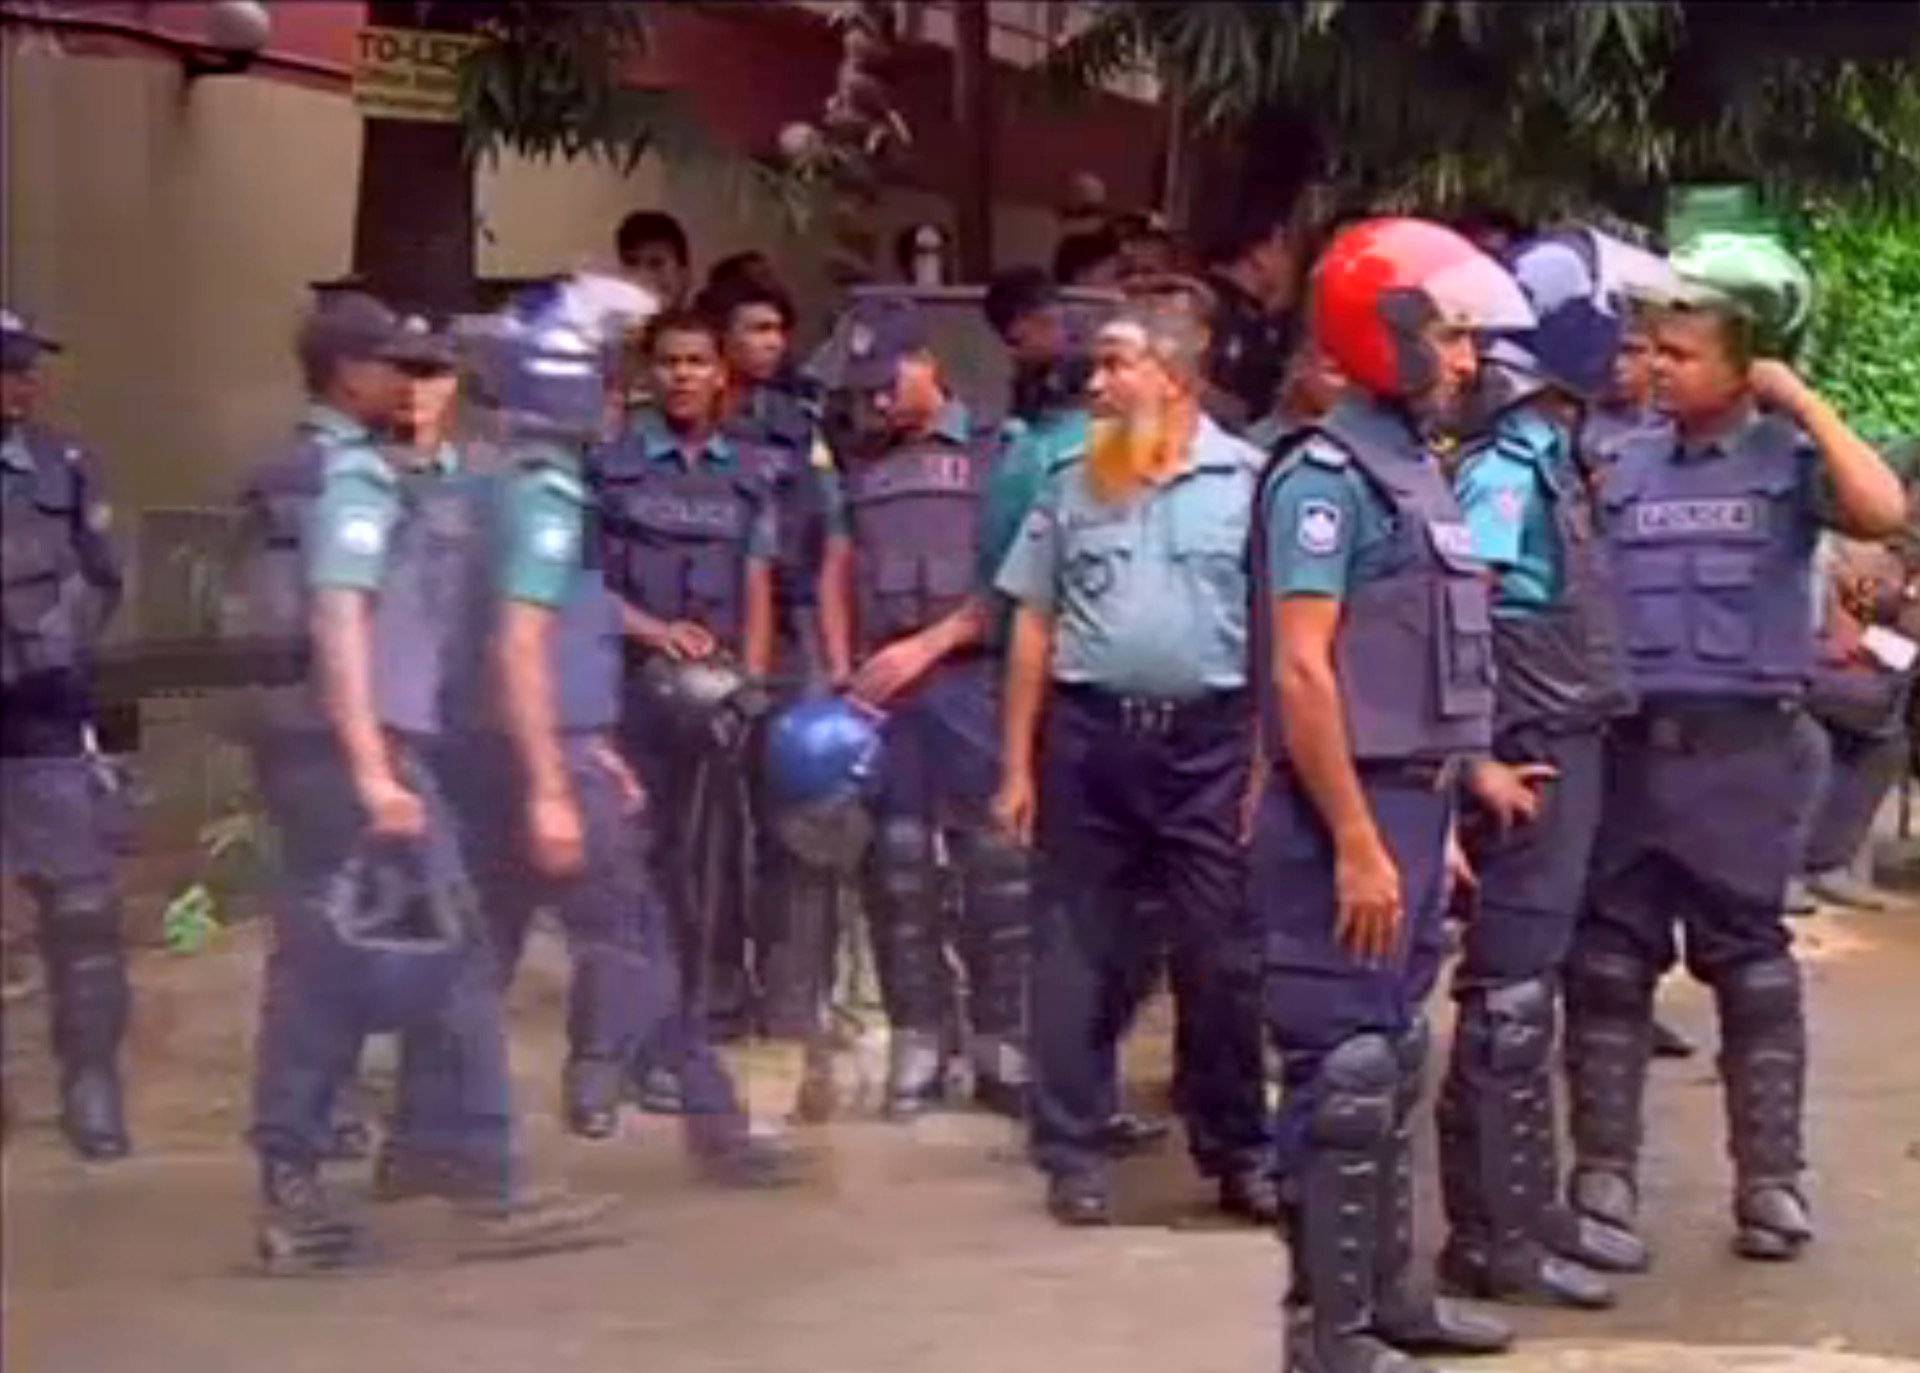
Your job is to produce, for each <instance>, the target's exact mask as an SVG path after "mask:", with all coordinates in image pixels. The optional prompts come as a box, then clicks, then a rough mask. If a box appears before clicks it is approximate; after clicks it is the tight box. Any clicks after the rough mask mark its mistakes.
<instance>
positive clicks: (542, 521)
mask: <svg viewBox="0 0 1920 1373" xmlns="http://www.w3.org/2000/svg"><path fill="white" fill-rule="evenodd" d="M517 456H518V459H519V461H518V463H517V465H516V466H515V468H514V470H513V472H512V473H511V474H510V475H509V476H508V477H507V480H506V484H505V488H504V490H503V492H502V496H501V507H502V516H503V518H502V520H501V526H500V527H501V539H500V551H499V556H500V564H499V578H500V583H499V585H500V594H501V595H502V596H503V597H505V598H506V599H507V600H510V601H522V602H525V603H527V604H529V605H537V606H544V607H545V608H546V609H548V610H558V609H559V608H560V607H561V606H564V605H565V604H566V603H567V600H568V598H569V597H571V596H572V595H573V589H574V584H575V582H576V581H577V580H578V578H579V575H580V571H581V568H582V567H583V565H584V564H583V562H582V558H581V545H582V541H583V540H584V539H585V537H586V529H587V505H588V501H589V497H588V494H587V487H586V482H585V481H584V480H583V479H582V476H581V464H580V459H579V457H578V456H577V455H576V454H575V453H574V452H573V451H572V450H570V449H569V448H568V447H567V446H566V445H564V444H559V443H536V444H529V445H527V446H526V447H524V448H523V449H522V450H521V451H520V452H519V454H518V455H517Z"/></svg>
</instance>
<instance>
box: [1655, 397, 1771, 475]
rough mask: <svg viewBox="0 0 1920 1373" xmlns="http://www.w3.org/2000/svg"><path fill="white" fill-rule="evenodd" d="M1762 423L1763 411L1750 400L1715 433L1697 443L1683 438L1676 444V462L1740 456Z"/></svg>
mask: <svg viewBox="0 0 1920 1373" xmlns="http://www.w3.org/2000/svg"><path fill="white" fill-rule="evenodd" d="M1759 422H1760V407H1759V406H1757V405H1755V404H1754V403H1753V402H1752V401H1751V400H1746V401H1742V402H1741V403H1740V404H1739V405H1738V406H1736V407H1735V408H1734V410H1733V412H1732V413H1731V414H1729V415H1728V416H1727V418H1726V419H1725V420H1724V421H1722V423H1721V424H1720V425H1719V426H1718V427H1717V428H1716V429H1715V430H1714V431H1713V432H1712V433H1710V434H1705V435H1702V436H1700V437H1697V438H1694V439H1684V438H1683V439H1681V440H1679V442H1677V443H1676V444H1674V448H1673V455H1674V459H1675V461H1678V462H1704V461H1705V460H1706V459H1708V458H1723V457H1727V456H1729V455H1731V454H1733V453H1737V452H1738V451H1739V450H1740V447H1741V445H1742V444H1743V443H1744V442H1745V441H1746V437H1747V435H1748V433H1749V432H1751V431H1752V429H1753V427H1754V425H1756V424H1758V423H1759Z"/></svg>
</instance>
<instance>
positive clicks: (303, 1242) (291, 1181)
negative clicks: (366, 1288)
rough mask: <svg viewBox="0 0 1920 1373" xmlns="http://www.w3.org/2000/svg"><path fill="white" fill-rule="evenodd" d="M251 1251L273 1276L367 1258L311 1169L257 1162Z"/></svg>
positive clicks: (356, 1230)
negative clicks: (257, 1207) (257, 1200)
mask: <svg viewBox="0 0 1920 1373" xmlns="http://www.w3.org/2000/svg"><path fill="white" fill-rule="evenodd" d="M260 1192H261V1202H262V1205H261V1211H260V1219H259V1224H258V1227H257V1229H256V1231H255V1238H254V1251H255V1253H256V1254H257V1256H258V1257H259V1260H260V1265H261V1267H262V1268H263V1269H265V1270H266V1271H267V1272H268V1273H270V1274H272V1275H274V1276H291V1275H295V1274H300V1273H313V1272H322V1271H325V1270H327V1269H330V1268H342V1267H345V1266H347V1265H348V1264H352V1263H358V1262H362V1261H364V1260H365V1259H366V1258H367V1242H366V1232H365V1231H364V1229H362V1227H361V1226H360V1225H359V1223H358V1222H356V1221H355V1220H353V1219H352V1218H351V1217H350V1216H349V1215H348V1214H347V1213H346V1212H345V1210H343V1209H342V1207H341V1206H340V1204H339V1203H338V1202H337V1201H336V1200H335V1199H334V1198H333V1196H332V1195H331V1194H330V1193H329V1192H328V1191H327V1189H326V1187H325V1185H324V1184H323V1183H322V1182H321V1181H320V1170H319V1169H318V1168H317V1167H316V1166H315V1165H314V1164H312V1163H301V1162H293V1161H289V1160H285V1159H262V1160H261V1161H260Z"/></svg>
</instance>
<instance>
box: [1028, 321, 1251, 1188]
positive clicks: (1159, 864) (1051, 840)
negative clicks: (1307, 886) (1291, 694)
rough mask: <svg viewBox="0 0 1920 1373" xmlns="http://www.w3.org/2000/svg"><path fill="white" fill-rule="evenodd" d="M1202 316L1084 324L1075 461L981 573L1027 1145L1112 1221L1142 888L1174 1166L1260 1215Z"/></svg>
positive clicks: (1245, 706)
mask: <svg viewBox="0 0 1920 1373" xmlns="http://www.w3.org/2000/svg"><path fill="white" fill-rule="evenodd" d="M1207 308H1208V307H1207V304H1206V300H1205V292H1204V288H1201V287H1199V286H1198V284H1197V283H1186V284H1185V285H1184V286H1183V287H1182V288H1181V289H1179V290H1178V291H1167V292H1163V293H1161V294H1158V295H1155V296H1152V297H1147V298H1143V299H1141V300H1139V301H1137V302H1133V303H1130V304H1129V305H1128V306H1127V307H1126V309H1125V310H1124V311H1123V312H1122V313H1121V315H1120V316H1119V317H1118V318H1116V319H1115V320H1114V321H1112V322H1110V323H1108V324H1107V325H1105V326H1104V327H1103V328H1102V329H1101V330H1100V332H1099V333H1098V334H1097V335H1096V340H1095V350H1094V371H1093V378H1092V381H1091V384H1090V386H1089V392H1088V394H1089V397H1090V399H1091V401H1092V403H1093V407H1094V413H1095V415H1096V417H1097V422H1096V425H1095V427H1094V430H1093V433H1092V436H1091V440H1090V447H1089V449H1088V452H1087V457H1086V460H1085V461H1084V462H1082V463H1079V464H1076V465H1074V466H1072V467H1069V468H1068V469H1066V470H1065V471H1063V472H1062V473H1061V474H1060V475H1059V476H1058V478H1057V479H1056V480H1055V481H1054V482H1053V483H1052V484H1051V485H1050V486H1049V488H1048V489H1047V491H1046V492H1045V494H1044V495H1043V496H1042V498H1041V500H1040V502H1039V503H1038V504H1037V505H1036V506H1035V507H1034V509H1033V511H1032V512H1031V513H1030V514H1029V515H1028V516H1027V521H1026V524H1025V526H1024V528H1023V530H1022V532H1021V534H1020V536H1019V538H1018V539H1017V540H1016V542H1015V543H1014V546H1013V548H1012V550H1011V551H1010V552H1009V554H1008V555H1007V559H1006V563H1005V565H1004V566H1003V567H1002V568H1001V570H1000V575H999V579H998V586H999V589H1000V590H1001V591H1002V592H1004V593H1005V594H1006V595H1008V596H1010V597H1012V598H1013V599H1014V600H1015V601H1016V602H1017V603H1018V609H1017V610H1016V612H1015V616H1014V623H1013V631H1012V644H1011V647H1010V649H1009V652H1008V664H1007V709H1006V727H1005V732H1004V733H1005V738H1004V743H1003V756H1002V777H1001V784H1000V791H999V794H998V796H997V797H996V799H995V806H996V810H997V813H998V815H999V817H1000V819H1001V821H1002V823H1004V824H1005V825H1006V826H1007V827H1008V829H1009V831H1010V832H1011V833H1012V834H1013V835H1014V836H1015V837H1016V838H1018V839H1020V840H1021V841H1022V842H1027V841H1030V840H1031V839H1032V838H1033V837H1034V835H1035V833H1036V830H1037V833H1038V847H1039V854H1040V859H1041V868H1040V889H1039V893H1038V899H1037V900H1036V902H1035V922H1036V923H1035V953H1034V969H1033V994H1032V998H1031V1007H1032V1017H1033V1046H1034V1068H1035V1073H1034V1087H1033V1111H1032V1144H1033V1152H1034V1156H1035V1159H1036V1161H1037V1162H1038V1163H1039V1165H1040V1167H1041V1169H1042V1170H1043V1171H1044V1172H1045V1173H1046V1174H1047V1175H1048V1177H1049V1180H1050V1185H1049V1193H1048V1206H1049V1209H1050V1210H1051V1211H1052V1213H1053V1215H1054V1216H1055V1217H1056V1218H1057V1219H1058V1220H1060V1221H1061V1222H1062V1223H1065V1224H1069V1225H1102V1224H1107V1223H1109V1222H1110V1221H1111V1219H1112V1203H1111V1197H1110V1181H1109V1177H1108V1167H1107V1161H1106V1156H1105V1154H1106V1150H1105V1141H1104V1139H1103V1135H1104V1132H1105V1129H1106V1125H1107V1122H1108V1121H1109V1120H1110V1119H1111V1117H1112V1116H1113V1114H1114V1111H1115V1109H1116V1107H1117V1105H1118V1101H1117V1097H1118V1085H1119V1084H1118V1072H1117V1065H1116V1040H1117V1037H1118V1034H1119V1032H1120V1029H1121V1028H1122V1025H1123V1023H1124V1017H1125V1015H1126V1014H1127V1013H1128V1011H1130V1009H1131V1003H1132V1002H1133V1001H1134V1000H1135V999H1136V998H1137V995H1138V988H1139V984H1140V976H1139V971H1138V968H1139V964H1140V961H1141V960H1142V958H1144V957H1150V956H1152V954H1153V953H1154V952H1155V951H1156V949H1157V948H1158V947H1159V941H1158V939H1157V938H1155V937H1154V933H1153V932H1151V931H1149V930H1146V929H1143V928H1141V926H1142V924H1143V921H1142V919H1141V914H1142V911H1143V908H1144V903H1143V901H1142V898H1143V896H1146V895H1147V894H1149V893H1151V894H1154V895H1158V896H1159V897H1161V898H1162V899H1163V900H1164V903H1165V905H1166V907H1167V908H1168V909H1169V910H1170V912H1171V920H1170V923H1171V926H1172V928H1171V929H1170V930H1168V931H1167V932H1166V937H1167V938H1168V940H1170V943H1171V948H1170V951H1169V960H1170V964H1171V972H1172V980H1173V988H1174V994H1175V997H1176V998H1177V1001H1178V1005H1179V1012H1180V1017H1181V1023H1182V1027H1183V1031H1184V1033H1185V1035H1186V1036H1187V1039H1188V1042H1187V1044H1186V1045H1185V1052H1184V1055H1183V1056H1184V1058H1185V1060H1186V1064H1187V1068H1186V1070H1185V1075H1184V1080H1183V1082H1182V1084H1181V1087H1182V1090H1181V1091H1180V1093H1179V1098H1180V1099H1179V1101H1178V1106H1179V1109H1180V1111H1181V1114H1182V1116H1183V1118H1184V1119H1185V1122H1186V1126H1187V1136H1188V1144H1189V1148H1190V1149H1191V1150H1192V1153H1193V1157H1194V1161H1195V1163H1196V1164H1197V1165H1198V1167H1199V1169H1200V1171H1201V1172H1202V1173H1203V1174H1204V1175H1206V1176H1208V1177H1211V1178H1214V1179H1217V1180H1218V1184H1219V1191H1220V1202H1221V1205H1222V1207H1223V1208H1225V1209H1226V1210H1228V1211H1230V1212H1233V1213H1235V1214H1239V1215H1243V1216H1246V1217H1248V1218H1267V1219H1270V1218H1271V1217H1272V1215H1273V1214H1274V1211H1275V1206H1276V1202H1275V1197H1274V1192H1273V1183H1272V1179H1271V1177H1270V1174H1269V1158H1268V1143H1267V1131H1266V1120H1265V1109H1264V1104H1263V1100H1262V1074H1261V1062H1260V1037H1259V1023H1258V1003H1257V1000H1256V998H1257V993H1258V988H1257V985H1256V982H1255V967H1254V964H1253V962H1252V958H1251V949H1250V948H1249V947H1248V945H1247V944H1246V942H1245V940H1244V938H1243V931H1242V930H1241V928H1240V926H1241V924H1242V921H1241V910H1242V902H1243V900H1244V881H1245V878H1244V872H1243V867H1242V855H1241V850H1240V844H1239V840H1238V821H1239V814H1240V808H1241V805H1242V803H1243V798H1244V793H1245V791H1246V788H1247V779H1248V761H1249V755H1250V752H1251V748H1252V713H1251V709H1250V705H1249V702H1248V699H1247V694H1246V625H1247V622H1246V607H1247V582H1246V567H1245V559H1246V539H1247V528H1248V514H1249V509H1250V501H1251V496H1252V487H1253V482H1254V476H1255V458H1254V456H1253V455H1252V454H1250V452H1249V450H1248V449H1247V447H1246V445H1244V444H1242V443H1240V442H1239V441H1238V440H1235V439H1233V438H1231V437H1229V436H1228V435H1227V434H1225V433H1223V432H1222V431H1221V430H1220V428H1219V427H1218V426H1217V425H1215V424H1214V423H1213V421H1211V420H1210V419H1208V418H1206V417H1205V415H1203V414H1202V413H1201V412H1200V408H1199V390H1200V384H1201V383H1200V377H1199V369H1200V365H1201V360H1202V357H1203V355H1204V350H1205V348H1206V342H1207V330H1206V324H1205V318H1206V312H1207ZM1043 703H1044V704H1045V706H1046V710H1047V719H1046V744H1045V750H1044V754H1043V755H1041V757H1043V758H1044V774H1042V773H1041V772H1040V766H1041V759H1040V758H1037V757H1036V752H1037V750H1036V744H1037V738H1036V736H1037V734H1038V732H1039V726H1040V718H1041V711H1042V706H1043ZM1036 818H1037V821H1038V823H1037V825H1036Z"/></svg>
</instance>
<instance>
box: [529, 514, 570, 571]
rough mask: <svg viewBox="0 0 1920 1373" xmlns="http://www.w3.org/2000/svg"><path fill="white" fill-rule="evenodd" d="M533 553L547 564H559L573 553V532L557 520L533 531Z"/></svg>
mask: <svg viewBox="0 0 1920 1373" xmlns="http://www.w3.org/2000/svg"><path fill="white" fill-rule="evenodd" d="M533 551H534V552H535V553H537V554H539V555H540V556H541V557H543V558H545V559H546V560H547V561H548V562H553V563H557V562H561V561H563V560H564V559H565V558H566V557H567V556H568V555H569V554H570V553H571V552H572V551H573V531H572V530H571V529H569V528H567V526H566V525H564V524H561V523H559V522H558V521H557V520H556V521H552V522H549V523H547V524H543V525H541V526H540V528H539V529H537V530H536V531H534V535H533Z"/></svg>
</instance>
